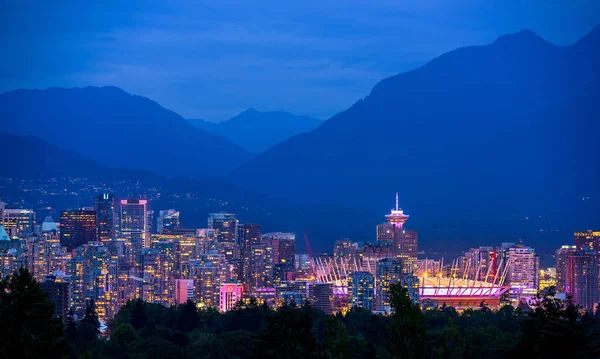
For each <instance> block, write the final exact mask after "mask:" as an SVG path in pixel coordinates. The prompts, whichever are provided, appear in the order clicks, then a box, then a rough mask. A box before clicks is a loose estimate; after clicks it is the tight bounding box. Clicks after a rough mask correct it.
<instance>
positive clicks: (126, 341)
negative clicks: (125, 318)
mask: <svg viewBox="0 0 600 359" xmlns="http://www.w3.org/2000/svg"><path fill="white" fill-rule="evenodd" d="M136 339H137V333H136V332H135V329H134V328H133V326H132V325H131V324H129V323H123V324H121V325H119V327H118V328H117V329H116V330H115V331H114V332H113V333H112V335H111V336H110V340H111V341H114V343H115V344H117V345H118V346H119V348H120V349H121V351H122V352H126V351H127V348H128V347H129V345H130V344H131V343H133V342H134V341H135V340H136Z"/></svg>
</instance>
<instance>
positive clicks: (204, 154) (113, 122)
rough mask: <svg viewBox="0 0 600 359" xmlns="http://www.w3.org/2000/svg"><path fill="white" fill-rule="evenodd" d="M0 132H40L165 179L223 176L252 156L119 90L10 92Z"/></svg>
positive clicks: (0, 113)
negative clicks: (162, 176) (166, 177)
mask: <svg viewBox="0 0 600 359" xmlns="http://www.w3.org/2000/svg"><path fill="white" fill-rule="evenodd" d="M0 131H4V132H6V133H9V134H13V135H20V136H37V137H40V138H42V139H44V140H46V141H48V142H50V143H53V144H56V145H59V146H61V147H64V148H66V149H70V150H73V151H76V152H78V153H80V154H82V155H84V156H85V157H87V158H90V159H93V160H95V161H98V162H100V163H102V164H105V165H108V166H113V167H126V168H131V169H143V170H149V171H153V172H156V173H158V174H161V175H165V176H188V177H196V178H198V177H206V176H218V175H222V174H225V173H227V172H228V171H230V170H231V169H233V168H235V167H236V166H239V165H240V164H241V163H243V162H244V161H246V160H248V159H249V158H250V155H249V154H248V153H247V152H246V151H244V150H243V149H242V148H240V147H239V146H237V145H234V144H233V143H231V142H230V141H229V140H227V139H225V138H222V137H219V136H215V135H213V134H210V133H207V132H205V131H202V130H200V129H198V128H196V127H194V126H192V125H190V124H189V122H187V121H186V120H185V119H183V118H182V117H181V116H179V115H178V114H176V113H174V112H172V111H169V110H167V109H165V108H163V107H161V106H160V105H159V104H158V103H156V102H154V101H151V100H149V99H147V98H144V97H141V96H135V95H130V94H128V93H126V92H125V91H123V90H121V89H119V88H116V87H86V88H70V89H65V88H50V89H46V90H16V91H10V92H5V93H3V94H0Z"/></svg>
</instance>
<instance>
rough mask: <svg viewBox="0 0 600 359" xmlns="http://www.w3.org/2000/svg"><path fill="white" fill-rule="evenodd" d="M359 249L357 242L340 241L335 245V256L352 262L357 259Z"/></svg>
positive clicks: (345, 239)
mask: <svg viewBox="0 0 600 359" xmlns="http://www.w3.org/2000/svg"><path fill="white" fill-rule="evenodd" d="M357 248H358V244H357V243H356V242H352V241H351V240H349V239H347V238H344V239H338V240H336V241H335V244H334V245H333V256H334V257H335V258H340V259H341V258H344V259H347V260H349V261H351V260H353V259H354V258H355V257H356V251H357Z"/></svg>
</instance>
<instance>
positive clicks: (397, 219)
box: [0, 193, 600, 321]
mask: <svg viewBox="0 0 600 359" xmlns="http://www.w3.org/2000/svg"><path fill="white" fill-rule="evenodd" d="M102 203H104V205H102ZM111 204H118V206H112V205H111ZM149 205H150V204H149V203H148V202H147V201H146V200H132V199H120V200H117V198H115V196H113V195H111V194H107V193H103V194H101V195H99V196H97V197H96V200H95V207H96V208H99V209H100V211H95V210H94V208H82V209H79V210H68V211H62V212H61V220H60V222H59V223H54V222H52V225H50V219H49V218H46V219H45V220H44V224H45V227H44V226H41V225H40V224H39V223H37V222H36V221H35V220H34V215H33V211H30V210H14V209H9V208H6V205H5V204H4V202H2V204H1V205H0V209H1V213H0V214H1V215H0V218H1V219H2V221H1V223H0V229H2V231H1V232H2V233H7V236H6V237H7V238H5V239H4V240H3V241H2V247H1V249H2V258H1V259H2V261H1V262H2V267H1V268H0V269H2V275H3V276H6V275H8V274H10V272H11V271H13V270H15V269H17V268H18V267H19V266H25V267H27V268H29V269H30V271H31V272H32V274H33V276H34V278H36V279H37V280H39V281H40V282H41V283H47V284H44V285H45V288H47V290H49V291H51V292H52V293H54V294H53V297H52V298H55V299H53V300H55V301H58V302H57V303H59V304H60V306H59V307H57V308H61V309H60V311H61V312H62V313H64V312H65V311H66V310H67V309H66V308H65V303H66V302H68V303H69V307H70V308H71V309H73V311H74V313H75V314H76V315H83V311H84V309H85V303H86V302H89V301H90V300H94V302H95V303H96V306H97V308H98V315H99V317H100V319H101V320H102V321H108V320H109V319H110V318H112V317H113V316H114V315H115V314H116V313H117V312H118V310H119V308H120V307H122V306H123V305H125V304H126V303H127V301H130V300H136V299H142V300H146V301H149V302H153V303H160V304H163V305H167V306H168V305H172V304H177V303H184V302H186V301H187V300H192V301H194V302H195V303H197V305H198V306H199V308H208V307H217V308H218V309H220V310H222V311H228V310H231V309H233V308H234V305H235V303H237V302H238V301H240V300H248V298H256V299H257V300H258V301H259V303H262V302H265V303H268V304H269V305H271V306H278V305H281V304H282V303H283V302H287V301H290V300H293V301H294V302H296V303H298V304H302V303H304V301H307V300H311V301H315V303H316V304H315V305H317V308H320V309H321V310H326V311H327V312H336V311H341V312H346V311H348V310H350V308H352V307H354V306H358V307H362V308H365V309H368V310H370V311H375V312H383V313H388V312H390V307H389V300H388V299H387V293H388V291H389V288H390V285H391V284H396V283H401V284H402V285H404V286H405V287H407V288H408V293H409V297H410V298H412V300H413V301H415V302H418V303H420V304H421V305H423V306H424V307H431V306H433V307H436V306H441V305H442V304H443V305H451V306H454V307H455V308H456V309H459V310H464V309H466V308H478V307H479V306H480V305H481V303H485V304H486V305H487V306H489V307H491V308H499V307H500V306H501V305H503V304H509V305H512V306H515V307H517V306H521V305H529V304H530V303H531V300H533V299H534V298H535V296H536V294H537V293H538V291H539V290H543V289H545V288H547V286H548V285H549V284H548V283H557V284H556V285H557V290H558V291H557V293H558V294H559V295H560V294H561V293H562V295H565V294H568V295H573V298H574V301H575V303H576V304H581V305H582V306H583V308H585V309H588V310H593V309H594V308H595V306H596V305H597V303H598V301H599V299H598V297H599V296H600V295H599V293H600V292H599V290H600V287H599V285H598V283H599V280H600V252H599V251H598V248H600V244H599V243H600V235H598V233H599V232H598V231H592V230H588V231H580V232H575V233H573V236H572V238H573V243H575V244H574V245H572V246H563V247H562V248H559V249H558V250H557V252H556V253H557V259H556V265H555V266H554V267H553V268H543V270H542V267H540V261H539V256H538V255H537V254H536V251H535V249H534V248H532V247H528V246H525V245H522V244H515V243H502V245H500V246H495V247H494V246H492V247H486V246H481V247H479V248H471V249H464V250H463V255H462V256H460V257H458V258H453V259H452V260H451V261H449V262H448V261H447V262H446V263H445V264H444V258H439V259H430V258H427V257H425V256H424V255H423V254H419V253H420V252H419V251H418V249H417V248H418V244H417V243H418V242H417V238H418V234H417V232H416V231H415V230H407V229H405V227H404V225H405V224H406V223H407V222H408V217H409V216H408V215H407V214H405V213H404V212H403V211H402V210H401V209H400V207H399V200H398V194H396V206H395V207H394V208H393V209H392V210H391V212H390V213H389V214H387V215H385V216H384V218H385V220H386V222H385V223H383V224H380V225H378V226H377V230H376V236H375V238H373V239H374V240H373V241H371V242H366V243H363V242H355V241H352V240H351V239H339V240H336V242H335V245H334V247H333V248H332V252H329V254H327V253H323V254H321V253H313V254H311V253H310V252H309V253H308V254H303V253H301V252H297V250H296V245H295V242H296V236H295V235H294V234H293V233H283V232H271V233H261V229H260V224H245V223H240V221H239V220H238V219H237V218H236V215H235V214H233V213H223V212H221V213H212V214H211V215H210V216H209V217H208V220H207V226H206V228H204V229H202V228H200V229H191V228H190V229H186V227H185V226H184V223H182V222H180V220H179V212H178V211H177V210H175V209H168V210H160V211H157V216H156V221H154V217H152V213H154V211H153V210H150V208H149ZM107 210H108V212H109V213H107ZM107 218H111V219H112V220H113V223H112V228H108V227H107ZM155 222H156V224H157V225H154V223H155ZM158 223H161V225H160V226H159V225H158ZM101 228H102V229H103V230H102V231H101V230H100V229H101ZM6 229H8V231H7V230H6ZM101 232H104V233H113V236H112V237H111V238H106V237H100V236H99V235H98V234H99V233H101ZM8 233H10V235H8ZM306 240H307V241H308V239H306ZM21 242H23V244H19V243H21ZM578 258H579V259H578ZM548 273H556V274H555V277H550V278H548V277H547V276H548ZM577 273H587V277H585V278H587V279H584V280H582V279H577V278H578V274H577ZM65 283H68V284H69V285H68V287H67V286H66V284H65ZM575 288H577V289H575ZM323 290H330V291H331V293H330V294H329V295H328V297H329V298H330V299H329V301H327V302H323V300H324V299H323V298H322V297H323V295H324V294H323ZM67 297H68V299H66V298H67ZM57 305H58V304H57Z"/></svg>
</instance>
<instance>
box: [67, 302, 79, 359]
mask: <svg viewBox="0 0 600 359" xmlns="http://www.w3.org/2000/svg"><path fill="white" fill-rule="evenodd" d="M65 336H66V339H67V342H68V343H69V352H70V354H71V357H77V353H78V343H79V336H78V335H77V323H76V322H75V318H74V314H73V309H69V313H68V314H67V317H66V319H65Z"/></svg>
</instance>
